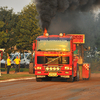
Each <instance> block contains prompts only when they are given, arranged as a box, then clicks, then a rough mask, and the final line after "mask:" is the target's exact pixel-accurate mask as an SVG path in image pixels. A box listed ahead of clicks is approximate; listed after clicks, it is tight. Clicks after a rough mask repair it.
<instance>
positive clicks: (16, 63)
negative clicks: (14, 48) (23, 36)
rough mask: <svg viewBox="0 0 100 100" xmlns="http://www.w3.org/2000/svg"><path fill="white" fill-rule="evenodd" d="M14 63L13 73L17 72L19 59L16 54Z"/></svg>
mask: <svg viewBox="0 0 100 100" xmlns="http://www.w3.org/2000/svg"><path fill="white" fill-rule="evenodd" d="M14 63H15V73H16V72H19V64H20V59H19V58H18V56H17V57H16V58H15V59H14Z"/></svg>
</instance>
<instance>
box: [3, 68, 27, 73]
mask: <svg viewBox="0 0 100 100" xmlns="http://www.w3.org/2000/svg"><path fill="white" fill-rule="evenodd" d="M1 71H2V72H3V71H7V68H1ZM10 71H15V68H10ZM20 72H29V68H20Z"/></svg>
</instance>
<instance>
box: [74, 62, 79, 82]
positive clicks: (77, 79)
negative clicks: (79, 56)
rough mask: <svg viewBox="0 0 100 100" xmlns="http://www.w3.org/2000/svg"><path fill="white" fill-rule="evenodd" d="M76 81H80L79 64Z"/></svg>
mask: <svg viewBox="0 0 100 100" xmlns="http://www.w3.org/2000/svg"><path fill="white" fill-rule="evenodd" d="M75 81H79V67H78V64H77V75H76V76H75Z"/></svg>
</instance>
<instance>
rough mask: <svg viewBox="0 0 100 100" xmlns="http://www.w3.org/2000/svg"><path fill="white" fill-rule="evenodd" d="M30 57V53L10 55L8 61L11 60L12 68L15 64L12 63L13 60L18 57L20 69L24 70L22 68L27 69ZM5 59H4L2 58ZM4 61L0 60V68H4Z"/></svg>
mask: <svg viewBox="0 0 100 100" xmlns="http://www.w3.org/2000/svg"><path fill="white" fill-rule="evenodd" d="M30 55H31V53H24V54H23V53H21V54H20V53H11V54H10V55H9V56H10V59H11V67H14V65H15V63H14V59H15V58H16V57H17V56H18V57H20V56H21V57H20V59H21V62H20V68H24V67H29V63H30V59H31V58H30ZM4 58H5V57H4ZM6 63H7V62H6V60H5V59H2V60H1V67H5V64H6Z"/></svg>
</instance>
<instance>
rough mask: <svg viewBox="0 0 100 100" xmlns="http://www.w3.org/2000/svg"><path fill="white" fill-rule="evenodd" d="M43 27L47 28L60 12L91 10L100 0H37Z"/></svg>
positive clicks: (99, 4) (97, 5)
mask: <svg viewBox="0 0 100 100" xmlns="http://www.w3.org/2000/svg"><path fill="white" fill-rule="evenodd" d="M35 2H36V7H37V10H38V13H39V18H40V23H41V27H42V29H43V30H44V28H46V29H47V30H48V29H49V27H50V24H51V21H52V19H53V18H54V17H55V15H56V14H58V15H59V12H62V13H66V14H67V12H68V13H69V12H73V11H75V12H89V11H91V10H94V9H95V8H97V7H99V6H100V0H35Z"/></svg>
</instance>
